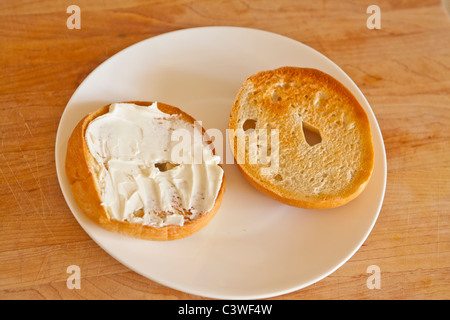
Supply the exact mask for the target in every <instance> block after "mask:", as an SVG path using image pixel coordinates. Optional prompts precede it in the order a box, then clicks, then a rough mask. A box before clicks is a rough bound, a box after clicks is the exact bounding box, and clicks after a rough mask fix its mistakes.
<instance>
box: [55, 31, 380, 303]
mask: <svg viewBox="0 0 450 320" xmlns="http://www.w3.org/2000/svg"><path fill="white" fill-rule="evenodd" d="M285 65H290V66H300V67H311V68H317V69H320V70H322V71H324V72H327V73H328V74H330V75H332V76H334V77H335V78H336V79H338V80H339V81H340V82H341V83H343V84H344V85H345V86H346V87H347V88H349V90H350V91H351V92H352V93H353V94H354V95H355V97H356V98H357V99H358V100H359V102H360V103H361V105H362V106H363V107H364V109H365V110H366V112H367V114H368V116H369V119H370V124H371V126H372V131H373V132H372V134H373V142H374V148H375V167H374V171H373V176H372V178H371V180H370V182H369V184H368V186H367V187H366V189H365V191H364V192H363V193H362V194H361V195H360V196H359V197H358V198H356V199H355V200H353V201H351V202H350V203H349V204H347V205H345V206H343V207H340V208H336V209H331V210H322V211H314V210H304V209H299V208H294V207H290V206H287V205H284V204H281V203H278V202H277V201H275V200H272V199H271V198H268V197H266V196H264V195H262V194H261V193H259V192H258V191H256V190H255V189H254V188H253V187H252V186H251V185H250V184H249V183H248V182H247V181H246V180H245V179H244V177H243V176H242V175H241V174H240V173H239V171H238V169H237V168H236V166H235V165H232V164H225V165H224V170H225V175H226V178H227V188H226V192H225V196H224V200H223V203H222V206H221V208H220V210H219V211H218V213H217V214H216V216H215V217H214V219H213V220H212V222H211V223H210V224H209V225H208V226H206V227H205V228H204V229H203V230H201V231H200V232H198V233H196V234H194V235H192V236H190V237H188V238H185V239H181V240H176V241H171V242H152V241H144V240H138V239H132V238H128V237H125V236H121V235H118V234H114V233H110V232H107V231H104V230H103V229H101V228H99V227H98V226H96V225H94V224H93V223H92V222H91V221H89V220H88V219H87V218H85V216H84V215H83V214H82V213H81V211H80V210H79V208H78V207H77V205H76V203H75V202H74V199H73V197H72V194H71V191H70V187H69V185H68V182H67V179H66V175H65V170H64V161H65V152H66V147H67V140H68V138H69V136H70V134H71V132H72V130H73V129H74V127H75V126H76V124H77V123H78V121H80V120H81V119H82V118H83V117H84V115H86V114H87V113H88V112H90V111H93V110H95V109H97V108H99V107H101V106H103V105H106V104H108V103H111V102H117V101H127V100H147V101H154V100H156V101H161V102H165V103H168V104H171V105H175V106H178V107H181V108H182V109H184V110H185V111H186V112H188V113H189V114H191V115H192V116H194V117H195V118H197V119H198V120H201V121H202V122H203V126H204V127H205V128H218V129H220V130H222V132H225V129H226V128H227V124H228V118H229V114H230V108H231V105H232V103H233V100H234V97H235V95H236V93H237V90H238V88H239V86H240V85H241V83H242V82H243V81H244V80H245V79H246V78H247V77H248V76H250V75H252V74H254V73H256V72H258V71H261V70H267V69H273V68H277V67H281V66H285ZM228 151H229V150H228ZM56 167H57V173H58V178H59V182H60V185H61V189H62V192H63V194H64V197H65V199H66V201H67V204H68V205H69V207H70V209H71V210H72V212H73V214H74V216H75V218H76V219H77V220H78V222H79V223H80V225H81V226H82V227H83V228H84V230H85V231H86V232H87V233H88V234H89V236H90V237H92V239H93V240H94V241H95V242H96V243H97V244H98V245H99V246H100V247H102V248H103V249H104V250H105V251H106V252H108V253H109V254H110V255H111V256H113V257H114V258H115V259H117V260H118V261H120V262H121V263H123V264H124V265H126V266H127V267H129V268H130V269H132V270H134V271H135V272H137V273H139V274H141V275H143V276H145V277H148V278H150V279H152V280H154V281H157V282H159V283H161V284H163V285H166V286H168V287H171V288H174V289H177V290H181V291H184V292H188V293H191V294H196V295H200V296H206V297H210V298H221V299H259V298H267V297H272V296H276V295H280V294H284V293H288V292H292V291H295V290H298V289H301V288H304V287H306V286H308V285H311V284H312V283H314V282H316V281H318V280H320V279H323V278H324V277H326V276H328V275H329V274H331V273H332V272H334V271H335V270H336V269H337V268H339V267H340V266H341V265H342V264H344V263H345V262H346V261H347V260H348V259H349V258H350V257H351V256H352V255H353V254H354V253H355V252H356V251H357V250H358V249H359V247H360V246H361V245H362V244H363V242H364V241H365V239H366V238H367V236H368V235H369V233H370V231H371V230H372V227H373V225H374V224H375V221H376V219H377V217H378V214H379V211H380V209H381V205H382V202H383V198H384V192H385V185H386V154H385V150H384V144H383V139H382V136H381V132H380V129H379V126H378V123H377V121H376V118H375V116H374V114H373V112H372V110H371V108H370V106H369V104H368V102H367V100H366V99H365V98H364V96H363V94H362V93H361V91H360V90H359V89H358V88H357V86H356V85H355V84H354V83H353V81H352V80H351V79H350V78H349V77H348V76H347V75H346V74H345V73H344V72H343V71H342V70H341V69H340V68H339V67H338V66H336V65H335V64H334V63H333V62H332V61H330V60H329V59H328V58H326V57H325V56H323V55H322V54H320V53H318V52H317V51H315V50H313V49H311V48H310V47H308V46H306V45H304V44H302V43H299V42H297V41H295V40H292V39H289V38H286V37H283V36H280V35H276V34H273V33H269V32H265V31H261V30H254V29H247V28H237V27H205V28H193V29H185V30H180V31H175V32H170V33H166V34H163V35H160V36H156V37H153V38H150V39H147V40H144V41H141V42H139V43H137V44H135V45H132V46H131V47H129V48H127V49H125V50H123V51H121V52H119V53H117V54H116V55H114V56H113V57H111V58H110V59H108V60H107V61H105V62H104V63H102V64H101V65H100V66H99V67H97V68H96V69H95V70H94V71H93V72H92V73H91V74H90V75H89V76H88V77H87V78H86V79H85V80H84V81H83V83H82V84H81V85H80V86H79V87H78V89H77V90H76V91H75V93H74V94H73V96H72V98H71V99H70V101H69V103H68V104H67V106H66V109H65V111H64V113H63V115H62V118H61V122H60V125H59V128H58V133H57V137H56Z"/></svg>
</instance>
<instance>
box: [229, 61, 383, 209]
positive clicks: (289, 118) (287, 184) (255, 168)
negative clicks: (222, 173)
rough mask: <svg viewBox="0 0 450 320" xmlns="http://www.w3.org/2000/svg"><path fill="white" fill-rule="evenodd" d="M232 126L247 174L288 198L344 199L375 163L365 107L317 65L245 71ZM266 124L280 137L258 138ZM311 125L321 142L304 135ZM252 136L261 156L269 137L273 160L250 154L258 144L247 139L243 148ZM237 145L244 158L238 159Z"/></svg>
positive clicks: (311, 204) (320, 202)
mask: <svg viewBox="0 0 450 320" xmlns="http://www.w3.org/2000/svg"><path fill="white" fill-rule="evenodd" d="M249 123H250V125H249ZM229 129H230V130H229V141H230V143H231V149H232V151H233V155H234V157H235V160H236V162H237V165H238V167H239V170H240V171H241V173H242V174H243V175H244V176H245V178H246V179H247V180H248V181H249V182H250V183H251V184H252V185H253V186H254V187H255V188H256V189H257V190H259V191H260V192H262V193H264V194H266V195H268V196H270V197H272V198H274V199H276V200H278V201H280V202H283V203H286V204H288V205H291V206H296V207H301V208H308V209H327V208H334V207H338V206H341V205H344V204H346V203H348V202H349V201H351V200H352V199H354V198H356V197H357V196H358V195H359V194H360V193H361V192H362V191H363V190H364V188H365V187H366V185H367V184H368V182H369V179H370V176H371V174H372V171H373V165H374V152H373V145H372V136H371V129H370V124H369V119H368V117H367V114H366V112H365V111H364V109H363V107H362V106H361V105H360V104H359V102H358V101H357V100H356V98H355V97H354V96H353V95H352V94H351V92H350V91H349V90H348V89H347V88H345V87H344V86H343V85H342V84H341V83H340V82H339V81H337V80H336V79H334V78H333V77H331V76H330V75H328V74H326V73H324V72H322V71H319V70H316V69H310V68H298V67H282V68H278V69H275V70H269V71H261V72H258V73H257V74H254V75H252V76H250V77H249V78H247V79H246V80H245V82H244V83H243V84H242V86H241V87H240V89H239V91H238V93H237V96H236V99H235V101H234V104H233V107H232V110H231V114H230V120H229ZM274 130H275V131H274ZM262 131H266V133H265V134H266V135H267V136H271V134H270V132H275V133H276V134H277V135H276V137H277V143H276V144H271V141H269V140H264V139H261V134H260V132H262ZM311 132H313V133H315V134H316V135H319V137H320V139H319V142H317V143H315V144H310V143H309V142H308V141H307V136H308V135H309V134H311ZM271 137H272V136H271ZM252 139H253V141H258V144H257V148H258V149H257V152H258V153H257V154H258V156H259V155H260V154H261V152H262V151H263V152H262V153H263V154H264V152H265V150H262V149H260V148H261V144H264V143H267V144H268V150H269V151H268V153H267V155H268V156H269V157H270V162H269V164H267V163H264V162H263V161H259V162H256V163H255V161H253V162H252V161H251V160H252V157H253V158H254V155H255V152H254V151H253V153H252V152H251V148H250V147H249V143H247V144H245V148H243V149H242V148H241V149H239V140H240V141H246V142H248V141H252ZM271 139H274V138H271ZM240 150H243V152H244V155H243V156H242V157H241V159H244V160H245V161H242V160H241V161H238V160H239V159H238V154H239V152H240ZM253 150H254V149H253ZM241 153H242V151H241ZM270 153H271V154H270ZM274 164H276V165H274ZM269 167H270V168H271V170H267V169H269ZM264 170H266V171H264Z"/></svg>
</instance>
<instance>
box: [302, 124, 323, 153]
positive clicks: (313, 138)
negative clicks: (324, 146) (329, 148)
mask: <svg viewBox="0 0 450 320" xmlns="http://www.w3.org/2000/svg"><path fill="white" fill-rule="evenodd" d="M302 129H303V135H304V136H305V140H306V143H308V144H309V145H310V146H311V147H312V146H315V145H316V144H318V143H321V142H322V136H321V135H320V131H319V129H317V128H316V127H314V126H312V125H310V124H309V123H306V122H302Z"/></svg>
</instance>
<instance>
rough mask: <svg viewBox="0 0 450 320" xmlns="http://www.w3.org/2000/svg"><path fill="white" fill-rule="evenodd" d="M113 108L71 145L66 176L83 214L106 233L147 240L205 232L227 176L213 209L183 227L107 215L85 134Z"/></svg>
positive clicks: (79, 130) (78, 131)
mask: <svg viewBox="0 0 450 320" xmlns="http://www.w3.org/2000/svg"><path fill="white" fill-rule="evenodd" d="M125 103H133V104H136V105H140V106H150V105H152V104H153V102H144V101H130V102H125ZM109 106H110V105H106V106H103V107H102V108H100V109H98V110H96V111H94V112H91V113H89V114H88V115H86V116H85V117H84V118H83V119H82V120H81V121H80V122H79V123H78V125H77V126H76V127H75V129H74V130H73V132H72V134H71V136H70V138H69V141H68V147H67V154H66V161H65V169H66V175H67V179H68V181H69V184H70V186H71V190H72V193H73V196H74V199H75V201H76V202H77V204H78V206H79V208H80V209H81V211H82V212H83V213H84V214H85V215H86V216H87V217H88V218H89V219H90V220H92V221H93V222H95V223H96V224H98V225H99V226H101V227H102V228H104V229H106V230H109V231H112V232H116V233H120V234H123V235H126V236H130V237H134V238H139V239H145V240H155V241H167V240H176V239H181V238H184V237H187V236H189V235H192V234H194V233H196V232H198V231H199V230H201V229H202V228H204V227H205V226H206V225H207V224H208V223H209V222H210V221H211V219H212V218H213V217H214V215H215V214H216V212H217V210H218V209H219V207H220V205H221V203H222V199H223V195H224V192H225V176H224V175H222V183H221V186H220V189H219V191H218V194H217V197H216V200H215V202H214V205H213V207H212V209H211V210H209V211H208V212H205V213H203V214H201V215H199V216H198V217H197V218H196V219H194V220H186V221H185V223H184V224H183V225H182V226H180V225H166V226H162V227H153V226H149V225H144V224H141V223H130V222H128V221H120V220H116V219H114V218H112V217H111V216H110V215H109V214H108V213H107V211H106V210H105V208H104V206H102V200H101V191H100V187H99V183H98V181H97V178H96V173H95V169H94V167H95V165H96V163H95V162H96V160H95V159H94V157H93V156H92V155H91V153H90V151H89V148H88V145H87V142H86V139H85V132H86V129H87V127H88V125H89V123H90V122H91V121H93V120H94V119H96V118H97V117H100V116H102V115H104V114H106V113H108V111H109ZM158 109H159V110H160V111H162V112H164V113H167V114H169V115H179V116H180V119H182V120H184V121H186V122H188V123H191V124H194V122H195V119H194V118H193V117H191V116H190V115H188V114H187V113H185V112H183V111H182V110H180V109H178V108H176V107H173V106H170V105H167V104H163V103H160V102H158ZM202 131H203V133H204V132H205V131H204V129H203V128H202ZM188 213H189V212H188V211H186V210H185V211H184V214H186V215H188Z"/></svg>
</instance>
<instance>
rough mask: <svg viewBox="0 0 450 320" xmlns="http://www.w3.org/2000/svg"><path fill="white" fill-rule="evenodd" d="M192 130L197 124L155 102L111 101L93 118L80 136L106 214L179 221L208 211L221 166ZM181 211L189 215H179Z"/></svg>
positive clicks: (152, 222)
mask: <svg viewBox="0 0 450 320" xmlns="http://www.w3.org/2000/svg"><path fill="white" fill-rule="evenodd" d="M180 132H181V134H180ZM174 133H177V135H174ZM196 135H197V136H198V135H200V139H201V136H202V135H201V127H197V126H194V125H193V124H190V123H187V122H186V121H183V120H182V119H181V118H180V116H179V115H169V114H166V113H164V112H162V111H160V110H159V109H158V106H157V103H156V102H155V103H153V104H152V105H151V106H148V107H146V106H139V105H136V104H132V103H114V104H111V106H110V108H109V112H108V113H106V114H104V115H102V116H100V117H98V118H96V119H94V120H93V121H92V122H91V123H90V124H89V125H88V127H87V129H86V133H85V139H86V142H87V145H88V148H89V151H90V153H91V154H92V156H93V157H94V159H95V160H96V162H97V164H98V166H95V167H96V169H95V171H96V174H97V179H98V182H99V188H100V191H101V200H102V205H103V206H104V207H105V209H106V212H107V213H108V214H109V215H110V216H111V218H113V219H116V220H119V221H128V222H132V223H141V224H143V225H149V226H153V227H163V226H167V225H180V226H181V225H183V224H184V223H185V222H186V221H188V220H193V219H196V218H197V217H199V216H200V215H201V214H203V213H206V212H208V211H210V210H211V209H212V207H213V206H214V203H215V201H216V198H217V195H218V192H219V189H220V187H221V184H222V178H223V170H222V168H221V167H220V166H219V163H220V158H219V157H218V156H215V155H214V154H213V153H212V151H211V148H210V147H209V145H208V144H206V143H204V142H202V141H201V140H200V142H199V141H198V139H197V140H196V139H195V138H194V137H195V136H196ZM180 136H182V139H181V141H182V142H183V143H184V144H183V146H184V147H185V148H183V149H180V143H181V142H180V139H179V138H180ZM174 137H175V138H174ZM186 142H187V143H186ZM186 146H187V147H188V148H186ZM180 150H182V152H184V153H183V157H182V158H181V157H180V156H179V155H180ZM199 154H200V155H201V157H200V158H199V157H198V155H199ZM194 156H195V157H194ZM198 159H200V161H196V160H198ZM185 210H187V211H189V214H187V215H186V214H182V213H183V211H185Z"/></svg>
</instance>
